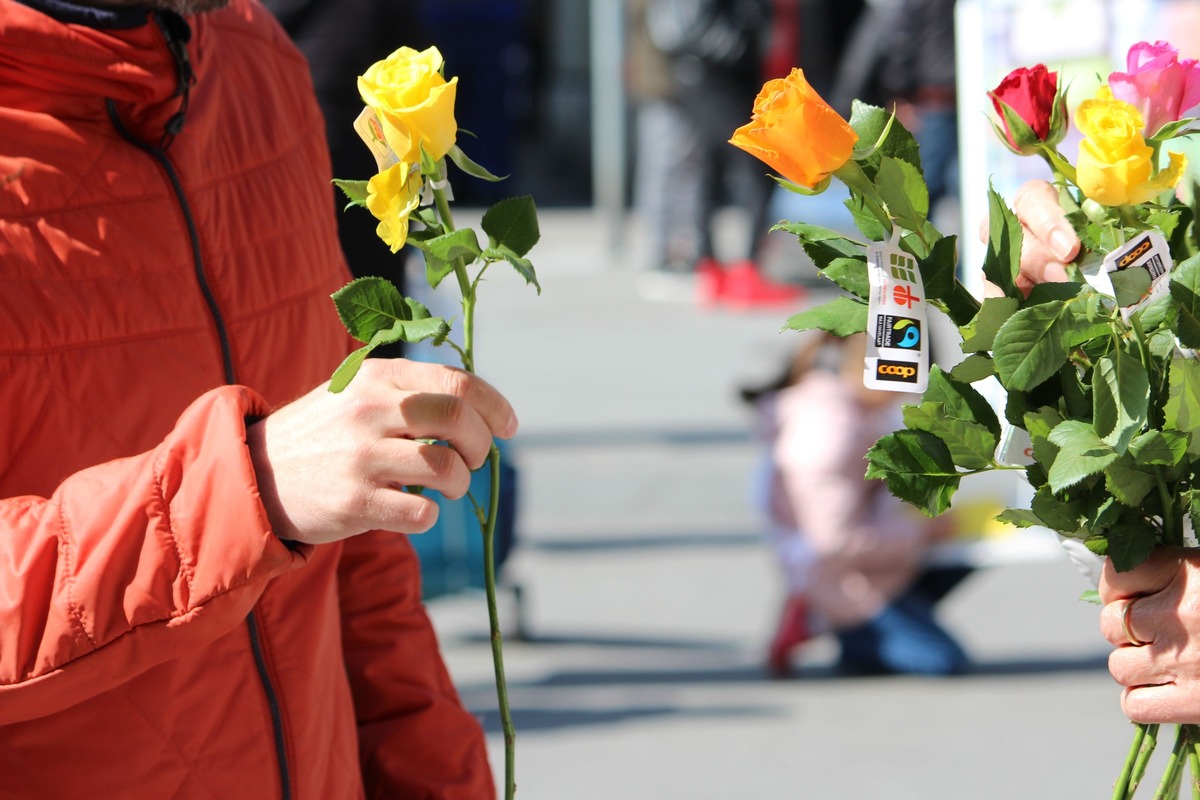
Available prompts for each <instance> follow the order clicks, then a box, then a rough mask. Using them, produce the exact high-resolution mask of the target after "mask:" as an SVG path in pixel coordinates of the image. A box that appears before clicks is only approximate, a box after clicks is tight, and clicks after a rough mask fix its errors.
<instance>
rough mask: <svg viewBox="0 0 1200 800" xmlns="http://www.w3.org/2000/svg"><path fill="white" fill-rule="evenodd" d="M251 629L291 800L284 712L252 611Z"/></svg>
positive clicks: (283, 785) (284, 789)
mask: <svg viewBox="0 0 1200 800" xmlns="http://www.w3.org/2000/svg"><path fill="white" fill-rule="evenodd" d="M246 624H247V625H248V626H249V628H250V650H251V651H252V652H253V653H254V666H255V667H257V668H258V676H259V678H261V679H262V684H263V689H264V690H265V691H266V693H267V706H268V707H270V709H271V726H272V727H273V729H274V733H275V755H276V757H277V758H278V759H279V788H280V795H281V796H282V797H283V800H291V797H292V779H291V775H290V770H288V758H287V746H286V745H285V743H284V741H283V712H282V711H281V710H280V708H279V696H278V695H277V694H276V693H275V688H274V686H272V684H271V674H270V672H269V671H268V670H267V659H266V655H265V654H264V653H263V649H262V641H261V640H260V639H259V636H258V622H257V620H255V618H254V612H253V611H251V612H250V614H249V616H247V617H246Z"/></svg>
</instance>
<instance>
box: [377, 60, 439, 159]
mask: <svg viewBox="0 0 1200 800" xmlns="http://www.w3.org/2000/svg"><path fill="white" fill-rule="evenodd" d="M441 70H442V54H441V53H439V52H438V50H437V48H436V47H430V48H429V49H427V50H422V51H421V52H417V51H416V50H413V49H412V48H411V47H401V48H400V49H399V50H397V51H396V52H394V53H392V54H391V55H390V56H388V57H387V58H385V59H384V60H383V61H376V62H375V63H374V64H372V65H371V66H370V67H369V68H368V69H367V71H366V72H365V73H363V75H362V76H361V77H359V79H358V93H359V94H360V95H362V99H363V102H364V103H366V104H367V105H368V106H369V107H370V108H372V109H373V110H374V111H375V113H376V114H377V115H378V117H379V122H380V124H381V126H382V127H383V137H384V139H385V140H386V141H387V143H388V146H389V147H391V148H392V152H394V153H395V154H396V157H397V158H398V159H400V160H401V161H407V162H408V163H409V164H419V163H420V161H421V150H420V148H421V147H422V146H424V148H425V152H426V153H428V154H429V155H430V156H431V157H432V158H433V159H434V160H435V161H436V160H437V159H440V158H442V157H443V156H445V155H446V153H448V152H450V148H451V147H453V146H454V140H455V136H456V135H457V133H458V124H457V123H456V122H455V120H454V96H455V92H456V90H457V86H458V78H451V79H450V80H449V81H447V80H446V79H445V78H444V77H442V72H441Z"/></svg>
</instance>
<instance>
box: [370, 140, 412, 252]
mask: <svg viewBox="0 0 1200 800" xmlns="http://www.w3.org/2000/svg"><path fill="white" fill-rule="evenodd" d="M420 202H421V179H420V177H419V175H418V173H417V172H416V171H415V170H414V169H413V165H411V164H408V163H406V162H403V161H401V162H400V163H399V164H393V165H392V166H391V167H389V168H388V169H385V170H384V171H383V172H380V173H378V174H377V175H375V176H374V177H372V178H371V180H369V181H367V210H368V211H370V212H371V213H372V214H373V215H374V216H375V218H376V219H377V220H379V225H378V226H376V228H375V233H376V235H378V236H379V238H380V239H383V241H384V243H385V244H387V246H388V247H390V248H391V249H392V252H393V253H395V252H397V251H398V250H399V249H400V248H401V247H403V246H404V243H405V242H406V241H408V217H409V215H410V214H412V212H413V211H415V210H416V209H417V206H418V205H419V204H420Z"/></svg>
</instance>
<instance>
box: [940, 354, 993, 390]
mask: <svg viewBox="0 0 1200 800" xmlns="http://www.w3.org/2000/svg"><path fill="white" fill-rule="evenodd" d="M995 374H996V365H995V364H993V363H992V359H991V358H990V357H988V356H985V355H980V354H978V353H976V354H974V355H970V356H967V357H966V358H964V359H963V360H962V361H960V362H958V363H957V364H955V365H954V369H952V370H950V377H951V378H953V379H954V380H956V381H958V382H959V383H975V382H976V381H981V380H983V379H985V378H990V377H992V376H993V375H995Z"/></svg>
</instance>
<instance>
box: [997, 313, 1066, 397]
mask: <svg viewBox="0 0 1200 800" xmlns="http://www.w3.org/2000/svg"><path fill="white" fill-rule="evenodd" d="M1071 323H1072V317H1071V312H1070V309H1069V308H1068V306H1067V305H1066V304H1065V303H1060V302H1052V303H1042V304H1041V305H1036V306H1031V307H1029V308H1023V309H1021V310H1020V311H1018V312H1017V313H1015V314H1013V315H1012V316H1011V317H1010V318H1009V319H1008V321H1007V322H1005V323H1004V324H1003V325H1001V326H1000V330H999V331H997V333H996V339H995V343H994V348H993V353H992V357H993V359H994V360H995V362H996V374H997V375H999V376H1000V382H1001V383H1002V384H1003V385H1004V387H1005V388H1014V389H1026V390H1028V389H1032V388H1033V387H1035V386H1037V385H1038V384H1039V383H1041V382H1042V381H1045V380H1046V379H1048V378H1050V377H1052V376H1053V375H1054V373H1056V372H1058V370H1059V368H1060V367H1061V366H1062V365H1063V364H1065V363H1066V361H1067V357H1068V356H1069V355H1070V350H1069V347H1068V337H1069V335H1070V333H1071Z"/></svg>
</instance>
